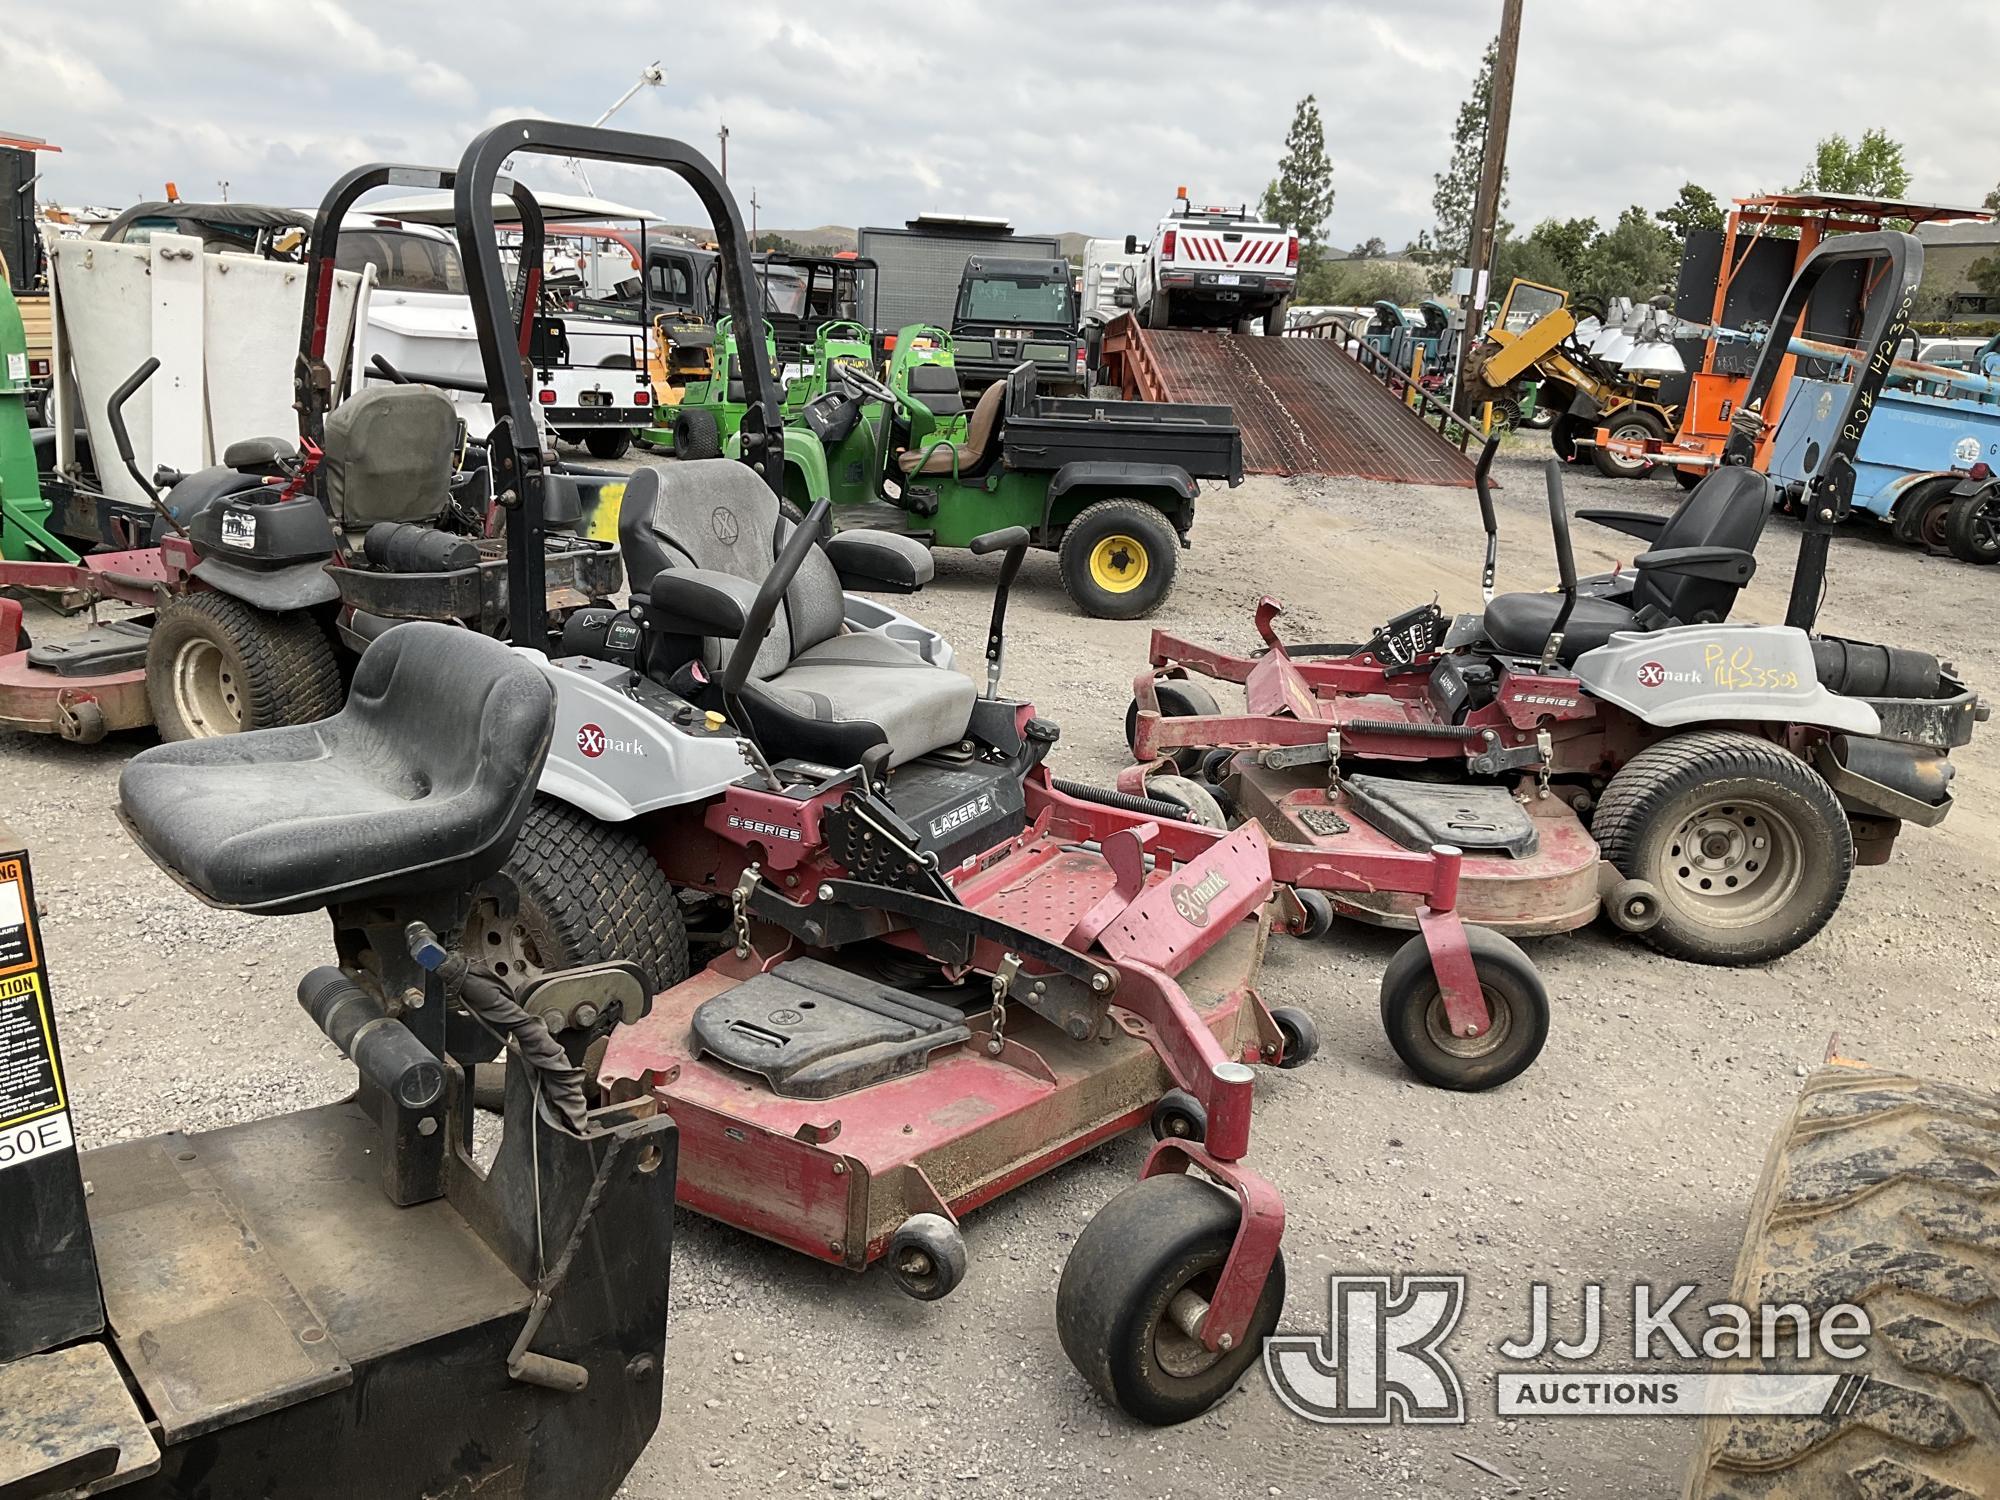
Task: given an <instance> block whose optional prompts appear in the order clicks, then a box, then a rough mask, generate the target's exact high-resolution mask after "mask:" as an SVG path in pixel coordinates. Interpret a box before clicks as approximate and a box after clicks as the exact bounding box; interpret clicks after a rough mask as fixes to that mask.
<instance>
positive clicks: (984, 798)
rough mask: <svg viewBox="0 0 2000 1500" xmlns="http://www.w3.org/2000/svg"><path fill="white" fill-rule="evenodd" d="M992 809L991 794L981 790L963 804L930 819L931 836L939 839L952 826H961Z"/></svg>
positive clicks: (948, 831) (951, 828) (950, 829)
mask: <svg viewBox="0 0 2000 1500" xmlns="http://www.w3.org/2000/svg"><path fill="white" fill-rule="evenodd" d="M992 811H993V794H992V793H991V792H981V793H980V794H979V795H978V796H977V797H974V798H973V799H972V800H971V801H970V802H967V803H965V804H964V805H963V806H960V807H954V808H953V809H951V811H950V812H941V813H939V814H938V815H937V816H936V817H934V818H932V819H931V820H930V827H931V837H932V838H934V839H941V838H943V837H944V836H945V835H946V834H947V833H950V832H951V831H952V830H953V829H954V828H963V827H964V826H965V825H966V824H967V823H970V822H971V821H972V820H973V819H975V818H978V817H981V816H983V815H985V814H986V813H990V812H992Z"/></svg>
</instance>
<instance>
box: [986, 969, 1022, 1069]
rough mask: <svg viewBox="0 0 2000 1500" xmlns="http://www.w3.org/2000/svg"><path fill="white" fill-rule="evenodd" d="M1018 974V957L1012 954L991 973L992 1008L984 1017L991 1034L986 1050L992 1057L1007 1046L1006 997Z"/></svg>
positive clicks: (987, 1040)
mask: <svg viewBox="0 0 2000 1500" xmlns="http://www.w3.org/2000/svg"><path fill="white" fill-rule="evenodd" d="M1020 973H1021V960H1020V957H1019V956H1018V955H1017V954H1013V953H1008V954H1005V955H1003V956H1002V957H1001V960H1000V967H999V968H997V969H995V970H994V971H993V1008H992V1010H990V1011H989V1012H987V1017H986V1024H987V1029H988V1030H989V1031H990V1032H991V1033H992V1034H991V1035H990V1036H988V1037H987V1039H986V1050H987V1052H988V1053H989V1054H990V1055H991V1056H994V1057H998V1056H999V1055H1000V1054H1001V1052H1002V1051H1004V1050H1005V1048H1006V1046H1007V1041H1006V1037H1005V1035H1004V1033H1005V1032H1006V1029H1007V996H1008V994H1009V992H1011V991H1012V990H1013V988H1014V981H1015V979H1017V978H1018V977H1019V976H1020Z"/></svg>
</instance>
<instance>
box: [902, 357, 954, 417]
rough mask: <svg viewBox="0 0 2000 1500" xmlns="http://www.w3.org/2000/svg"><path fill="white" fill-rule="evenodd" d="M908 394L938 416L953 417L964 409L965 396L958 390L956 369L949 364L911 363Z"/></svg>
mask: <svg viewBox="0 0 2000 1500" xmlns="http://www.w3.org/2000/svg"><path fill="white" fill-rule="evenodd" d="M910 395H911V396H912V397H914V398H915V399H916V400H917V401H918V402H919V403H920V404H921V405H923V406H926V407H929V408H930V410H931V411H933V412H935V413H936V414H937V415H938V416H940V417H955V416H957V415H958V414H959V413H960V412H962V411H964V410H965V398H964V397H962V396H961V395H960V394H959V392H958V371H957V370H955V369H953V368H952V367H951V366H950V365H912V366H911V367H910Z"/></svg>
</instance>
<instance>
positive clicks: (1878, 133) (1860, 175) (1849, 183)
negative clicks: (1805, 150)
mask: <svg viewBox="0 0 2000 1500" xmlns="http://www.w3.org/2000/svg"><path fill="white" fill-rule="evenodd" d="M1909 190H1910V169H1909V168H1908V167H1907V166H1905V165H1904V164H1903V143H1902V142H1901V141H1896V140H1891V139H1890V138H1889V133H1888V132H1887V131H1886V130H1864V131H1863V132H1862V133H1861V139H1860V140H1859V141H1857V142H1855V143H1854V144H1852V145H1850V144H1849V143H1848V140H1847V137H1846V136H1844V135H1830V136H1828V137H1827V138H1826V139H1825V140H1823V141H1821V142H1820V143H1819V148H1818V149H1817V150H1816V151H1815V152H1814V153H1813V162H1812V165H1811V166H1809V167H1807V168H1806V172H1805V176H1803V177H1801V178H1800V179H1799V185H1798V189H1797V191H1799V192H1801V193H1857V194H1859V195H1861V196H1862V197H1864V198H1900V197H1901V196H1902V195H1903V194H1904V193H1906V192H1908V191H1909Z"/></svg>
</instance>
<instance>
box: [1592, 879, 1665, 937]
mask: <svg viewBox="0 0 2000 1500" xmlns="http://www.w3.org/2000/svg"><path fill="white" fill-rule="evenodd" d="M1604 914H1605V915H1606V916H1607V917H1609V918H1611V925H1612V926H1613V927H1616V928H1617V929H1618V930H1619V931H1620V932H1644V931H1645V930H1646V929H1647V928H1648V927H1651V926H1652V925H1653V924H1654V923H1656V922H1658V921H1659V920H1660V891H1659V887H1658V886H1656V885H1654V884H1653V882H1652V881H1650V880H1621V881H1619V882H1618V884H1616V885H1614V886H1613V887H1611V894H1610V895H1608V896H1606V897H1605V898H1604Z"/></svg>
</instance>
